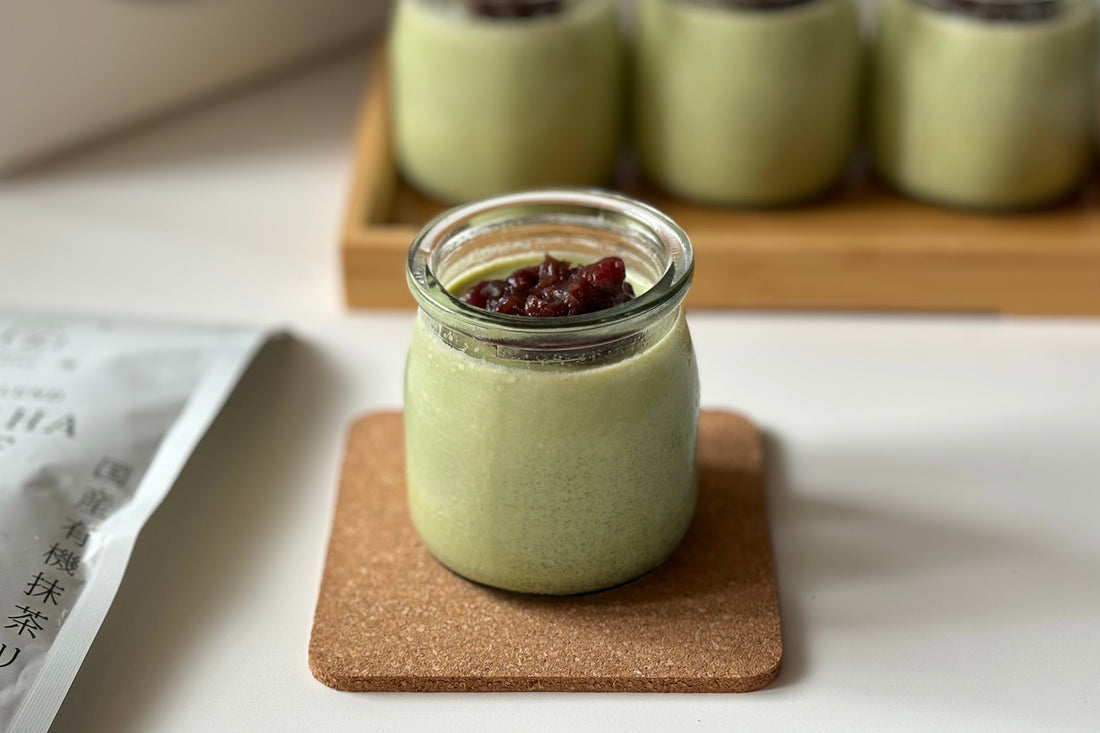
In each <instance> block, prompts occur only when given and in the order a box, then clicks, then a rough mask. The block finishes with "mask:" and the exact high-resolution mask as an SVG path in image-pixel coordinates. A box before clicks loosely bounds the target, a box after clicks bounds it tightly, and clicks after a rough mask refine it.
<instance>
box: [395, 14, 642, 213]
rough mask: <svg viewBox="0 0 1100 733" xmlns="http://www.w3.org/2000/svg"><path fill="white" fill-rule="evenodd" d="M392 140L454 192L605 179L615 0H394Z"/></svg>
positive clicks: (409, 172) (613, 126)
mask: <svg viewBox="0 0 1100 733" xmlns="http://www.w3.org/2000/svg"><path fill="white" fill-rule="evenodd" d="M390 52H391V55H390V64H391V66H390V70H391V81H392V84H391V88H392V91H393V99H392V114H393V131H394V139H393V143H394V152H395V155H396V158H397V163H398V165H399V167H400V168H401V170H402V172H403V173H404V175H405V177H406V179H407V180H408V181H409V182H410V183H411V184H413V185H414V186H416V187H417V188H419V189H420V190H422V191H423V192H424V193H426V194H428V195H430V196H432V197H434V198H437V199H440V200H443V201H451V202H460V201H468V200H471V199H475V198H480V197H483V196H490V195H494V194H499V193H504V192H506V191H510V190H516V189H521V188H530V187H535V186H547V185H602V184H605V183H609V182H610V180H611V178H612V176H613V173H614V165H615V158H616V155H617V153H618V146H619V138H620V127H621V124H622V110H621V106H622V89H621V87H622V78H621V77H622V55H623V51H622V46H621V42H620V37H619V27H618V15H617V6H616V4H615V0H510V1H509V2H502V1H501V0H399V2H398V4H397V9H396V12H395V16H394V22H393V33H392V40H391V48H390Z"/></svg>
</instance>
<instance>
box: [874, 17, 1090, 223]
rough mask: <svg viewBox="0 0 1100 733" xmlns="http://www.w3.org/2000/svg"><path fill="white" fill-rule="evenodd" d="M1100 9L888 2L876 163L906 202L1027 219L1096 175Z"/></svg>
mask: <svg viewBox="0 0 1100 733" xmlns="http://www.w3.org/2000/svg"><path fill="white" fill-rule="evenodd" d="M1096 18H1097V10H1096V4H1095V2H1094V0H1015V1H1010V0H884V2H883V3H882V5H881V8H880V11H879V29H878V34H877V39H876V42H875V46H874V52H873V57H872V78H873V81H872V89H871V92H872V99H871V105H870V138H871V154H872V160H873V163H874V167H875V169H876V171H877V172H878V174H879V175H880V176H881V177H882V178H883V179H885V180H886V181H887V182H888V183H890V184H892V185H894V186H895V187H897V188H898V189H900V190H901V191H903V192H905V193H907V194H910V195H912V196H916V197H918V198H922V199H928V200H931V201H935V202H939V203H944V204H948V205H954V206H960V207H968V208H982V209H1026V208H1032V207H1036V206H1041V205H1044V204H1049V203H1052V202H1054V201H1056V200H1058V199H1060V198H1062V197H1065V196H1066V195H1068V194H1069V193H1071V192H1072V191H1073V190H1074V189H1075V188H1077V187H1078V186H1079V185H1080V184H1081V183H1082V182H1083V180H1084V179H1085V177H1086V176H1087V175H1088V172H1089V171H1090V170H1091V169H1092V163H1093V149H1094V134H1095V133H1094V127H1093V125H1094V120H1095V116H1094V115H1095V107H1096V97H1095V93H1096V35H1097V21H1096Z"/></svg>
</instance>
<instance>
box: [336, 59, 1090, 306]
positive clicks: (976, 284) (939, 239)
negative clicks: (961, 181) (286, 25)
mask: <svg viewBox="0 0 1100 733" xmlns="http://www.w3.org/2000/svg"><path fill="white" fill-rule="evenodd" d="M617 186H618V188H620V189H621V190H623V191H625V192H626V193H629V194H631V195H634V196H637V197H638V198H641V199H643V200H646V201H649V202H650V203H652V204H654V205H655V206H657V207H658V208H660V209H662V210H664V211H665V212H667V213H668V214H669V215H670V216H671V217H672V218H673V219H675V220H676V221H677V222H678V223H679V224H680V225H681V226H683V227H684V229H685V230H686V231H687V233H688V235H689V236H690V237H691V240H692V243H693V244H694V246H695V250H696V271H695V282H694V284H693V285H692V288H691V291H690V294H689V296H688V301H687V304H688V306H689V307H695V308H769V309H790V308H798V309H833V310H853V309H859V310H867V309H870V310H904V311H976V312H996V313H1029V314H1050V315H1072V314H1077V315H1086V314H1093V315H1095V314H1100V185H1098V182H1097V181H1096V180H1095V176H1094V180H1093V181H1092V182H1091V184H1090V186H1089V187H1088V188H1087V190H1085V191H1084V192H1082V193H1081V194H1079V195H1078V196H1076V197H1074V198H1073V199H1072V200H1070V201H1067V202H1066V203H1064V204H1063V205H1061V206H1059V207H1057V208H1054V209H1049V210H1045V211H1042V212H1036V213H1029V214H1014V215H1002V216H993V215H982V214H976V213H968V212H960V211H952V210H947V209H940V208H936V207H933V206H930V205H926V204H922V203H918V202H915V201H911V200H908V199H905V198H902V197H900V196H898V195H896V194H893V193H891V192H889V191H886V190H884V189H883V188H881V187H880V186H878V185H876V184H875V183H873V182H871V181H870V180H869V178H868V176H866V175H861V174H859V173H853V175H852V176H851V178H850V179H849V180H848V181H847V182H846V183H845V184H844V185H843V186H842V187H841V188H840V189H839V190H837V191H835V192H834V193H833V194H831V195H829V196H827V197H825V198H824V199H821V200H820V201H818V202H815V203H814V204H811V205H807V206H802V207H798V208H790V209H779V210H763V211H760V210H732V209H719V208H708V207H702V206H696V205H693V204H689V203H685V202H683V201H678V200H675V199H672V198H669V197H667V196H664V195H662V194H660V193H659V192H657V191H654V190H653V189H652V188H651V187H649V186H647V185H646V184H645V183H644V182H642V181H639V180H637V178H636V177H635V176H630V175H626V174H624V177H623V180H620V181H619V182H618V184H617ZM443 208H444V207H443V206H441V205H440V204H438V203H436V202H433V201H430V200H428V199H426V198H424V197H423V196H421V195H420V194H418V193H417V192H415V191H413V190H412V189H411V188H410V187H409V186H408V185H407V184H406V183H405V182H404V181H403V180H402V179H401V177H400V175H399V174H398V172H397V170H396V167H395V165H394V161H393V157H392V156H391V154H390V127H389V89H388V81H387V71H386V60H385V53H384V50H383V49H382V48H381V47H380V48H379V50H378V51H377V52H376V54H375V57H374V62H373V65H372V73H371V75H370V78H369V81H368V85H367V89H366V94H365V99H364V102H363V108H362V111H361V115H360V123H359V129H358V137H357V142H356V149H355V170H354V182H353V186H352V191H351V201H350V204H349V206H348V211H347V219H346V222H345V225H344V232H343V261H344V281H345V288H346V295H347V303H348V305H349V306H351V307H353V308H371V307H375V308H389V307H407V306H412V305H413V300H412V296H411V295H409V293H408V289H407V287H406V285H405V257H406V254H407V252H408V248H409V245H410V244H411V242H412V239H413V237H414V236H415V234H416V233H417V231H419V229H420V227H421V226H422V225H423V224H424V223H425V222H426V221H427V220H428V219H429V218H430V217H431V216H434V215H435V214H436V213H437V212H439V211H441V210H442V209H443Z"/></svg>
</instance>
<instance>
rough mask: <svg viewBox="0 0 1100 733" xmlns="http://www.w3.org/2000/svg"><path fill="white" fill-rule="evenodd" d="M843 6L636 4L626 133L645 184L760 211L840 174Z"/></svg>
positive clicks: (849, 14)
mask: <svg viewBox="0 0 1100 733" xmlns="http://www.w3.org/2000/svg"><path fill="white" fill-rule="evenodd" d="M860 54H861V47H860V38H859V19H858V14H857V11H856V7H855V5H854V2H853V0H786V1H784V0H740V1H738V0H709V1H708V0H641V2H640V4H639V17H638V39H637V49H636V64H635V66H636V78H635V87H634V96H635V99H634V101H635V115H634V116H635V120H634V122H635V127H636V130H635V132H636V138H637V147H638V154H639V159H640V163H641V165H642V169H643V171H644V172H645V173H646V175H647V176H648V177H649V178H650V179H651V180H652V181H653V182H655V183H656V184H658V185H659V186H661V187H662V188H664V189H666V190H667V191H669V192H670V193H673V194H676V195H678V196H682V197H685V198H688V199H693V200H696V201H701V202H708V203H717V204H742V205H748V206H770V205H778V204H789V203H795V202H798V201H801V200H804V199H807V198H810V197H812V196H814V195H816V194H820V193H822V192H823V191H825V190H826V189H828V188H829V187H830V186H832V185H833V184H835V183H836V182H837V180H838V179H839V178H840V177H841V175H842V174H843V172H844V170H845V168H846V165H847V161H848V156H849V153H850V151H851V146H852V142H853V138H854V136H855V130H856V120H857V118H858V114H857V106H858V93H859V66H860Z"/></svg>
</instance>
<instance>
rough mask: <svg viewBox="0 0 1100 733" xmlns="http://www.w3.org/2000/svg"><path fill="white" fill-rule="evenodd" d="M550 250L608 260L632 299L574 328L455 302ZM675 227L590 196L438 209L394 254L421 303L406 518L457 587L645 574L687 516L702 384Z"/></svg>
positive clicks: (546, 588)
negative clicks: (622, 268)
mask: <svg viewBox="0 0 1100 733" xmlns="http://www.w3.org/2000/svg"><path fill="white" fill-rule="evenodd" d="M547 253H549V254H552V255H554V256H555V257H558V258H559V259H565V260H567V261H569V262H572V263H574V264H578V263H583V262H590V261H594V260H597V259H601V258H603V257H607V256H618V257H621V258H622V259H623V260H624V262H625V263H626V267H627V274H628V281H629V282H631V283H632V284H633V285H634V287H635V292H636V293H638V295H637V297H635V298H634V299H633V300H630V301H628V302H626V303H624V304H622V305H619V306H615V307H613V308H610V309H607V310H603V311H598V312H594V313H588V314H584V315H578V316H569V317H559V318H532V317H526V316H515V315H503V314H500V313H493V312H489V311H485V310H481V309H479V308H475V307H473V306H470V305H467V304H466V303H463V302H462V301H461V300H459V298H458V297H456V295H455V293H456V292H461V290H462V289H463V287H464V286H468V285H470V284H472V283H473V282H476V281H478V280H481V279H485V278H486V277H492V276H495V277H500V276H501V275H500V274H498V273H503V272H511V271H512V270H513V269H515V268H516V267H519V266H526V265H528V264H531V263H537V262H538V261H540V260H542V258H543V256H544V254H547ZM692 270H693V260H692V250H691V245H690V243H689V242H688V239H687V236H686V235H685V234H684V232H683V231H682V230H681V229H680V228H679V227H677V226H676V224H674V223H673V222H672V221H671V220H670V219H669V218H668V217H666V216H665V215H663V214H661V213H660V212H658V211H657V210H655V209H653V208H651V207H649V206H646V205H645V204H642V203H639V202H637V201H634V200H632V199H629V198H626V197H623V196H618V195H615V194H610V193H602V192H596V191H575V190H573V191H571V190H561V191H536V192H529V193H517V194H511V195H506V196H501V197H499V198H494V199H489V200H486V201H482V202H478V203H474V204H470V205H467V206H463V207H459V208H456V209H452V210H451V211H448V212H446V213H444V214H442V215H441V216H439V217H438V218H436V219H435V220H434V221H432V222H431V223H430V224H428V225H427V226H426V227H425V228H424V229H423V230H422V231H421V233H420V235H419V236H418V237H417V238H416V240H415V241H414V242H413V245H412V248H411V249H410V250H409V260H408V281H409V287H410V289H411V290H412V293H413V295H414V296H415V297H416V300H417V302H418V304H419V306H420V308H419V311H418V313H417V317H416V322H415V326H414V329H413V336H412V341H411V344H410V347H409V356H408V364H407V368H406V374H405V446H406V465H407V484H408V499H409V511H410V514H411V517H412V521H413V523H414V525H415V526H416V528H417V530H418V531H419V533H420V536H421V538H422V539H423V540H424V543H425V544H426V545H427V547H428V549H429V550H430V551H431V552H432V554H433V555H435V557H436V558H437V559H438V560H439V561H440V562H442V563H443V565H445V566H446V567H448V568H450V569H451V570H453V571H454V572H456V573H458V574H459V575H462V576H464V577H466V578H469V579H470V580H475V581H477V582H480V583H484V584H486V585H490V586H494V587H498V588H504V589H507V590H512V591H520V592H526V593H543V594H556V595H562V594H570V593H583V592H587V591H594V590H599V589H603V588H609V587H612V586H615V585H618V584H621V583H625V582H626V581H629V580H631V579H633V578H636V577H638V576H639V575H642V574H643V573H646V572H648V571H649V570H652V569H653V568H655V567H656V566H657V565H659V564H660V563H661V562H662V561H663V560H664V559H665V558H666V557H668V555H669V554H671V552H672V551H673V550H674V549H675V547H676V545H677V544H678V543H679V541H680V539H681V537H682V536H683V534H684V532H685V531H686V530H687V527H688V524H689V523H690V521H691V517H692V514H693V512H694V508H695V491H696V486H695V478H696V477H695V447H696V433H697V423H698V413H699V378H698V371H697V368H696V363H695V356H694V352H693V350H692V346H691V337H690V336H689V334H688V330H687V325H686V323H685V321H684V315H683V312H682V309H681V305H680V304H681V301H682V300H683V298H684V295H685V293H686V292H687V289H688V286H689V284H690V281H691V276H692Z"/></svg>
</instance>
